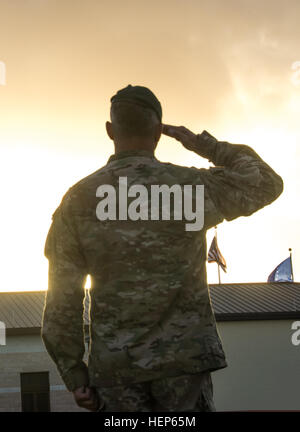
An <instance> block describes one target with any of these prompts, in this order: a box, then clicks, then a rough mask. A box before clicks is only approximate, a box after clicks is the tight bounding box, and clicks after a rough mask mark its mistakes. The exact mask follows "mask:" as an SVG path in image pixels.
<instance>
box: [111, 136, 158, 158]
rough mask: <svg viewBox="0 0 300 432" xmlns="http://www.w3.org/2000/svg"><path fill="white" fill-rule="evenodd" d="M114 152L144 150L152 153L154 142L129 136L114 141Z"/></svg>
mask: <svg viewBox="0 0 300 432" xmlns="http://www.w3.org/2000/svg"><path fill="white" fill-rule="evenodd" d="M114 145H115V154H118V153H121V152H124V151H128V150H146V151H148V152H150V153H152V154H154V150H155V143H154V142H153V141H152V140H147V139H141V138H139V137H137V138H131V139H130V140H122V141H114Z"/></svg>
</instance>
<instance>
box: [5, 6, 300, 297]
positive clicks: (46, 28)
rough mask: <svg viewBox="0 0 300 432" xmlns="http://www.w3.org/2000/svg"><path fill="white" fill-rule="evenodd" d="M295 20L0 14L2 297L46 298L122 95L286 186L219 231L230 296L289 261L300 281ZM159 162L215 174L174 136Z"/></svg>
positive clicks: (183, 11)
mask: <svg viewBox="0 0 300 432" xmlns="http://www.w3.org/2000/svg"><path fill="white" fill-rule="evenodd" d="M299 16H300V2H299V0H288V1H286V0H264V1H263V2H261V1H258V0H226V1H225V0H207V1H206V0H164V1H163V2H162V1H158V0H152V1H151V2H149V1H145V0H115V1H112V0H109V1H106V0H98V1H96V0H0V168H1V169H0V177H1V178H0V181H1V219H0V222H1V223H0V239H1V246H0V259H1V276H0V281H1V283H0V291H22V290H24V291H31V290H43V289H47V268H48V263H47V260H46V258H45V257H44V255H43V248H44V242H45V238H46V235H47V231H48V229H49V227H50V223H51V215H52V213H53V212H54V210H55V209H56V207H57V206H58V205H59V203H60V201H61V198H62V196H63V195H64V194H65V192H66V191H67V190H68V188H69V187H71V186H72V185H73V184H74V183H75V182H77V181H78V180H80V179H81V178H83V177H85V176H86V175H88V174H90V173H92V172H93V171H95V170H97V169H99V168H100V167H102V166H103V165H105V164H106V162H107V159H108V157H109V156H110V155H111V154H112V153H113V151H114V150H113V143H112V141H111V140H110V139H109V138H108V136H107V135H106V131H105V122H106V120H109V109H110V98H111V96H112V95H114V94H115V93H116V91H117V90H119V89H121V88H124V87H125V86H127V85H128V84H132V85H143V86H146V87H149V88H150V89H151V90H152V91H153V92H154V93H155V94H156V95H157V97H158V98H159V100H160V101H161V104H162V108H163V122H164V123H167V124H174V125H178V126H179V125H183V126H185V127H187V128H189V129H190V130H191V131H193V132H194V133H201V132H202V131H203V130H204V129H205V130H207V131H209V132H210V133H211V134H212V135H214V136H215V137H216V138H217V139H219V140H223V141H229V142H231V143H235V144H247V145H250V146H251V147H252V148H253V149H254V150H255V151H256V152H257V153H258V154H259V155H260V156H261V157H262V158H263V159H264V160H265V161H266V162H267V163H268V164H269V165H270V166H271V167H272V168H273V169H274V170H275V171H276V172H277V173H278V174H279V175H281V177H282V178H283V180H284V192H283V193H282V195H281V196H280V197H279V198H278V199H277V200H276V201H275V202H274V203H273V204H271V205H270V206H267V207H265V208H264V209H262V210H260V211H258V212H257V213H255V214H253V215H252V216H250V217H241V218H239V219H236V220H234V221H231V222H226V221H225V222H224V223H222V224H220V225H219V226H218V243H219V247H220V250H221V252H222V254H223V256H224V257H225V259H226V262H227V268H228V270H227V273H226V274H225V273H223V272H222V271H221V281H222V283H243V282H266V281H267V278H268V275H269V274H270V273H271V272H272V270H273V269H274V268H275V267H276V266H277V265H278V264H279V263H280V262H281V261H283V260H284V259H285V258H287V257H288V256H289V251H288V249H289V248H292V250H293V270H294V278H295V281H298V280H299V277H300V250H299V248H298V240H299V234H300V225H299V209H300V204H299V188H300V176H299V169H300V168H299V167H300V147H299V142H300V129H299V112H300V44H299V42H300V26H299ZM156 157H157V158H158V159H160V160H161V161H168V162H172V163H175V164H178V165H185V166H195V167H199V168H200V167H204V168H208V167H209V166H211V164H210V163H209V162H207V161H206V160H205V159H203V158H201V157H199V156H198V155H196V154H195V153H193V152H189V151H188V150H186V149H185V148H184V147H182V146H181V145H180V143H178V142H177V141H175V140H172V139H171V138H169V137H166V136H163V137H162V138H161V139H160V141H159V144H158V147H157V151H156ZM213 235H214V229H211V230H209V231H208V232H207V242H208V247H209V245H210V242H211V241H212V238H213ZM207 272H208V282H209V283H217V282H218V271H217V265H216V264H215V263H210V264H207Z"/></svg>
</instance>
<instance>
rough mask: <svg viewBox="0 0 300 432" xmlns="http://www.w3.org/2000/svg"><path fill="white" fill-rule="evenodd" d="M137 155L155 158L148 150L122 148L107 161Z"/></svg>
mask: <svg viewBox="0 0 300 432" xmlns="http://www.w3.org/2000/svg"><path fill="white" fill-rule="evenodd" d="M138 156H140V157H141V156H142V157H149V158H152V159H156V158H155V156H154V154H153V153H152V152H151V151H149V150H124V151H121V152H119V153H118V154H113V155H111V156H110V158H109V159H108V161H107V163H108V162H112V161H114V160H118V159H123V158H126V157H138Z"/></svg>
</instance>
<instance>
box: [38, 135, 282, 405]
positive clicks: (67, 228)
mask: <svg viewBox="0 0 300 432" xmlns="http://www.w3.org/2000/svg"><path fill="white" fill-rule="evenodd" d="M197 137H198V138H197V139H198V142H199V149H198V150H197V151H196V152H197V153H198V154H199V155H200V156H202V157H206V158H207V159H209V160H210V161H211V162H213V164H214V165H215V167H211V168H209V169H197V168H194V167H193V168H188V167H183V166H177V165H173V164H171V163H162V162H160V161H158V160H157V159H156V158H155V156H154V155H153V154H151V153H150V152H147V151H145V150H136V151H135V150H130V151H124V152H121V153H119V154H117V155H113V156H111V157H110V158H109V160H108V163H107V164H106V165H105V166H104V167H103V168H101V169H99V170H98V171H96V172H95V173H93V174H91V175H90V176H88V177H86V178H84V179H83V180H81V181H79V182H78V183H77V184H76V185H74V186H73V187H72V188H71V189H69V191H68V192H67V193H66V195H65V196H64V198H63V200H62V202H61V204H60V206H59V207H58V209H57V210H56V212H55V213H54V215H53V222H52V225H51V228H50V231H49V234H48V237H47V241H46V246H45V255H46V256H47V258H48V259H49V289H48V291H47V298H46V305H45V310H44V316H43V328H42V337H43V340H44V343H45V345H46V348H47V350H48V352H49V354H50V355H51V357H52V358H53V360H54V361H55V362H56V364H57V367H58V370H59V372H60V374H61V376H62V379H63V380H64V382H65V384H66V386H67V388H68V389H69V390H70V391H72V390H74V389H76V388H77V387H80V386H82V385H88V384H89V385H90V386H94V387H98V388H100V390H101V389H103V392H104V390H105V389H109V388H111V387H115V388H117V387H119V388H120V387H122V388H123V389H124V388H128V387H130V386H136V385H138V384H140V383H141V384H142V383H144V385H145V386H147V385H149V382H150V381H151V382H152V381H157V384H156V385H157V388H159V383H165V384H166V383H167V382H172V379H175V378H176V377H177V378H178V377H180V376H184V375H191V374H199V376H201V374H202V373H203V372H208V373H209V372H211V371H214V370H217V369H221V368H224V367H226V366H227V364H226V359H225V355H224V352H223V349H222V344H221V341H220V338H219V335H218V331H217V328H216V322H215V318H214V314H213V311H212V308H211V302H210V296H209V290H208V285H207V277H206V257H207V248H206V231H207V229H209V228H211V227H213V226H215V225H217V224H219V223H221V222H222V221H223V220H224V219H226V220H232V219H235V218H237V217H239V216H249V215H251V214H252V213H253V212H255V211H257V210H258V209H260V208H262V207H264V206H265V205H267V204H270V203H271V202H272V201H274V200H275V199H276V198H277V197H278V196H279V195H280V193H281V192H282V189H283V183H282V179H281V178H280V177H279V176H278V175H277V174H276V173H275V172H274V171H273V170H272V169H271V168H270V167H269V166H268V165H267V164H266V163H265V162H264V161H263V160H262V159H261V158H260V157H259V156H258V155H257V154H256V153H255V152H254V151H253V150H252V149H251V148H250V147H248V146H245V145H237V144H230V143H227V142H220V141H217V140H216V139H215V138H214V137H212V136H211V135H210V134H209V133H208V132H206V131H204V132H203V133H202V134H199V135H197ZM122 176H124V177H127V179H128V187H129V186H131V185H132V184H139V185H144V186H145V187H147V188H148V189H149V188H150V186H151V185H154V184H159V185H162V184H166V185H168V186H172V185H174V184H179V185H182V186H183V185H204V198H205V208H204V227H203V229H202V230H200V231H186V230H185V228H184V227H185V223H186V221H185V220H183V221H179V220H172V214H171V220H155V221H154V220H137V221H132V220H130V219H129V220H106V221H99V220H98V219H97V217H96V213H95V209H96V206H97V204H98V203H99V198H97V197H96V190H97V188H98V187H99V185H104V184H109V185H113V186H114V187H115V188H116V190H118V185H119V183H118V180H119V177H122ZM149 197H150V195H149ZM149 207H150V206H149ZM117 214H118V213H117ZM87 274H90V275H91V279H92V287H91V289H90V297H91V306H90V320H91V324H90V337H91V344H90V350H89V361H88V366H87V365H86V364H85V362H84V361H83V360H82V359H83V355H84V349H85V347H84V338H83V319H82V313H83V298H84V289H83V285H84V281H85V278H86V275H87ZM167 379H170V380H171V381H166V380H167ZM147 383H148V384H147ZM160 385H162V384H160ZM166 385H167V384H166ZM139 388H141V387H139ZM107 391H108V390H107ZM156 393H157V392H156ZM199 397H200V396H199ZM175 399H176V398H175ZM176 403H177V402H176ZM175 405H176V404H175ZM171 408H172V407H171Z"/></svg>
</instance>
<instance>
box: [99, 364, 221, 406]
mask: <svg viewBox="0 0 300 432" xmlns="http://www.w3.org/2000/svg"><path fill="white" fill-rule="evenodd" d="M97 391H98V394H99V396H100V398H101V400H102V401H103V402H104V404H105V406H104V409H103V410H102V411H104V412H152V411H159V412H168V411H172V412H181V411H183V412H212V411H216V409H215V405H214V402H213V386H212V380H211V376H210V373H209V372H202V373H201V374H195V375H182V376H176V377H166V378H162V379H159V380H154V381H146V382H142V383H138V384H133V385H131V386H129V387H122V386H116V387H109V388H104V387H101V388H98V389H97Z"/></svg>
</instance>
